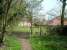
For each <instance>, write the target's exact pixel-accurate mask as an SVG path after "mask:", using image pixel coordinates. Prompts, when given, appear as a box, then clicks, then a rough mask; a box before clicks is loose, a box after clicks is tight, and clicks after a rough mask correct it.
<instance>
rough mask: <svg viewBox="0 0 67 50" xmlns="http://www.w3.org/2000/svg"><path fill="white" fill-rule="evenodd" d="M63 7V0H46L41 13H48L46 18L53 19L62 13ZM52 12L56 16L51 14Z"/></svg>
mask: <svg viewBox="0 0 67 50" xmlns="http://www.w3.org/2000/svg"><path fill="white" fill-rule="evenodd" d="M61 7H62V4H61V2H59V1H57V0H44V1H43V2H42V10H40V12H39V14H40V15H46V16H45V19H46V20H47V19H52V18H54V17H55V16H59V15H60V10H61ZM52 9H53V10H52ZM48 14H49V15H48ZM50 14H52V15H54V16H51V15H50Z"/></svg>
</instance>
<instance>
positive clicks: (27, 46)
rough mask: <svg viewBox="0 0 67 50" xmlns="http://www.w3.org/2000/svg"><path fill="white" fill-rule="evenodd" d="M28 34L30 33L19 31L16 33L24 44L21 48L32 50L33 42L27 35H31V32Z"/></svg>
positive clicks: (22, 49)
mask: <svg viewBox="0 0 67 50" xmlns="http://www.w3.org/2000/svg"><path fill="white" fill-rule="evenodd" d="M27 34H28V33H17V34H15V35H16V36H17V38H18V40H19V41H20V43H21V46H22V48H21V50H32V47H31V44H30V42H29V41H28V37H27V36H29V34H28V35H27Z"/></svg>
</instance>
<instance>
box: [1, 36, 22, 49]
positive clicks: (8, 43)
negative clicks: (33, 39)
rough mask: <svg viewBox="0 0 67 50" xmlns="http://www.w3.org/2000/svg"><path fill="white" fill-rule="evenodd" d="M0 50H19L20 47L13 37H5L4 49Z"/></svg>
mask: <svg viewBox="0 0 67 50" xmlns="http://www.w3.org/2000/svg"><path fill="white" fill-rule="evenodd" d="M0 50H21V45H20V42H19V41H18V40H17V38H16V37H15V36H5V40H4V47H3V48H0Z"/></svg>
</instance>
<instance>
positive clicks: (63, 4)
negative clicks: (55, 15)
mask: <svg viewBox="0 0 67 50" xmlns="http://www.w3.org/2000/svg"><path fill="white" fill-rule="evenodd" d="M61 1H62V15H61V26H64V11H65V6H66V0H61Z"/></svg>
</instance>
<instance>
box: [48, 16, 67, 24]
mask: <svg viewBox="0 0 67 50" xmlns="http://www.w3.org/2000/svg"><path fill="white" fill-rule="evenodd" d="M60 24H61V18H60V17H55V18H53V19H52V20H49V21H48V25H60ZM64 25H67V18H64Z"/></svg>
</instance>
